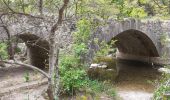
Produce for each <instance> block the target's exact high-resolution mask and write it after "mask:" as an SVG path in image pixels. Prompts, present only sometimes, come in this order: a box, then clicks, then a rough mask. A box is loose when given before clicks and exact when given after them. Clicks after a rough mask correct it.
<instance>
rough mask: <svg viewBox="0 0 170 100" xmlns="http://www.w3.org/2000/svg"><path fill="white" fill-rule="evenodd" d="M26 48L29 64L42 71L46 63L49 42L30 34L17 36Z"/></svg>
mask: <svg viewBox="0 0 170 100" xmlns="http://www.w3.org/2000/svg"><path fill="white" fill-rule="evenodd" d="M18 38H20V39H22V40H23V41H24V42H25V44H26V46H27V50H28V51H27V56H28V60H29V63H30V64H31V65H33V66H36V67H38V68H40V69H44V68H45V66H46V63H48V58H49V56H48V54H49V42H48V41H47V40H44V39H42V38H40V37H39V36H37V35H35V34H31V33H24V34H20V35H18Z"/></svg>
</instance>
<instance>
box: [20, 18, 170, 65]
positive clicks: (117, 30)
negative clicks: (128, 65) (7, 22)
mask: <svg viewBox="0 0 170 100" xmlns="http://www.w3.org/2000/svg"><path fill="white" fill-rule="evenodd" d="M45 34H46V33H44V34H37V33H35V34H30V33H27V34H19V35H18V36H19V37H20V38H21V39H22V40H23V41H24V42H25V43H26V45H27V47H28V51H29V52H28V53H29V59H30V63H31V64H33V65H35V66H37V67H40V68H44V66H45V62H46V60H47V59H48V50H49V44H48V40H44V39H42V38H43V37H44V36H48V35H47V34H46V35H45ZM169 36H170V21H168V20H136V19H124V20H123V21H116V20H108V21H107V24H105V25H103V26H99V27H98V29H97V31H96V32H95V33H94V34H92V36H91V38H92V40H94V38H98V40H99V41H103V40H104V41H107V42H109V41H111V40H113V39H114V40H117V42H116V47H117V49H118V52H117V54H116V56H117V58H118V59H126V60H137V61H144V62H149V63H156V64H169V63H170V60H169V57H170V39H169ZM97 48H98V47H97V46H96V45H94V43H91V44H90V45H89V50H90V52H94V51H95V50H96V49H97ZM93 55H94V53H91V54H90V55H89V57H92V56H93ZM162 57H164V58H162ZM165 58H167V59H165Z"/></svg>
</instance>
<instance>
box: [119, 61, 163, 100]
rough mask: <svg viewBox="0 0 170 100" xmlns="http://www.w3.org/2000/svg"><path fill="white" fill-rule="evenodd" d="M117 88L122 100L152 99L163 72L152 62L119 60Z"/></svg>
mask: <svg viewBox="0 0 170 100" xmlns="http://www.w3.org/2000/svg"><path fill="white" fill-rule="evenodd" d="M117 66H118V67H119V76H118V77H117V79H116V89H117V91H118V95H119V96H120V98H121V100H151V98H152V96H153V92H154V89H155V87H154V85H153V82H154V81H155V80H156V79H159V76H160V75H161V73H159V72H158V71H157V69H156V68H154V66H152V65H151V64H146V63H141V62H134V61H123V60H119V62H118V64H117Z"/></svg>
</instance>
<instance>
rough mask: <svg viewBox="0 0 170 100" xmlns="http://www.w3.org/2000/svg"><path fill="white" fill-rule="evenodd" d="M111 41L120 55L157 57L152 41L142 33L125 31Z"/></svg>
mask: <svg viewBox="0 0 170 100" xmlns="http://www.w3.org/2000/svg"><path fill="white" fill-rule="evenodd" d="M113 40H117V42H116V43H115V45H116V47H117V48H118V50H119V52H120V53H123V54H128V55H134V56H142V57H159V53H158V51H157V48H156V46H155V45H154V43H153V41H152V40H151V39H150V38H149V37H148V36H147V35H146V34H145V33H143V32H140V31H138V30H133V29H131V30H127V31H124V32H122V33H119V34H118V35H116V36H115V37H114V38H113Z"/></svg>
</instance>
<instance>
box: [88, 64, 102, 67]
mask: <svg viewBox="0 0 170 100" xmlns="http://www.w3.org/2000/svg"><path fill="white" fill-rule="evenodd" d="M99 65H100V64H91V65H90V68H97V67H98V66H99Z"/></svg>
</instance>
